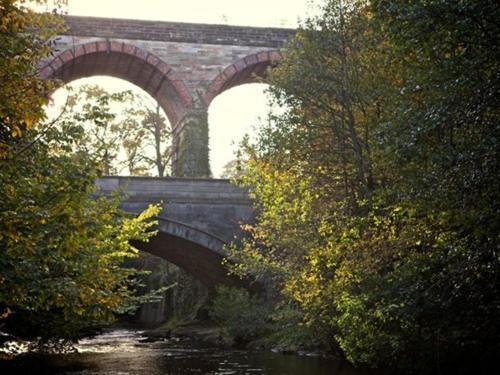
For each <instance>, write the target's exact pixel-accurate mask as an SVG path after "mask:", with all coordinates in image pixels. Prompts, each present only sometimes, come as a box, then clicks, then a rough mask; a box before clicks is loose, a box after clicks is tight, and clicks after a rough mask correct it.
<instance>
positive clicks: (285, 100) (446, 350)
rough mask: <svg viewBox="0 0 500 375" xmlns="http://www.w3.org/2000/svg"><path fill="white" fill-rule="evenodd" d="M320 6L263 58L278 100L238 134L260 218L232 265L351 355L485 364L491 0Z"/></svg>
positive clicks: (377, 360)
mask: <svg viewBox="0 0 500 375" xmlns="http://www.w3.org/2000/svg"><path fill="white" fill-rule="evenodd" d="M324 4H325V5H324V7H323V12H322V14H321V15H320V16H319V17H317V18H315V19H312V20H310V21H308V22H306V23H305V24H304V27H303V28H301V29H299V31H298V33H297V36H296V37H295V39H294V40H293V41H292V42H291V43H290V44H289V45H288V47H287V50H286V55H287V58H286V59H285V61H284V62H282V63H281V64H280V65H279V66H277V67H276V68H275V69H273V71H272V72H270V83H271V84H272V85H274V88H273V89H272V90H271V92H272V94H273V95H274V97H275V98H276V100H277V101H278V103H280V104H283V105H285V106H286V107H287V110H286V111H285V114H284V115H275V116H274V117H271V122H270V123H269V124H267V125H266V126H264V128H263V130H262V132H261V134H260V137H259V140H258V141H257V142H256V144H254V145H250V146H249V147H247V158H248V159H249V162H248V164H247V166H246V168H245V174H246V176H244V177H243V183H244V184H246V185H247V186H248V187H249V188H250V193H251V195H252V197H253V198H254V199H255V202H256V205H257V207H258V212H259V217H258V221H257V224H256V225H253V226H250V227H249V238H248V239H247V240H246V241H245V242H244V244H243V246H241V247H240V248H234V249H232V255H233V257H234V260H235V261H236V264H235V265H234V266H232V269H233V271H235V272H239V273H247V274H251V275H254V276H255V277H257V278H260V279H262V280H269V279H271V280H273V281H274V282H275V285H277V288H278V291H279V292H281V296H282V297H281V298H284V299H285V300H286V301H289V302H290V303H294V304H295V305H296V306H298V307H299V308H300V309H301V310H302V312H303V314H304V316H303V319H304V323H305V324H307V325H308V326H310V327H312V328H315V329H317V331H318V332H320V334H326V336H327V337H326V340H327V341H328V342H330V344H331V346H333V347H338V348H340V349H341V350H342V352H343V353H344V355H345V356H346V357H347V358H348V359H349V360H350V361H352V362H354V363H356V364H368V365H370V366H391V367H394V368H399V369H400V370H405V371H408V372H412V371H413V372H419V373H432V372H439V371H440V370H441V369H446V370H449V371H451V370H450V369H452V368H459V367H462V368H464V369H465V368H469V369H470V368H473V367H470V366H475V364H476V363H477V362H481V363H484V364H492V363H495V362H494V361H495V355H496V354H495V353H497V352H498V348H499V347H498V345H499V342H498V339H495V337H498V335H499V333H498V332H499V329H500V326H499V324H498V319H497V318H496V316H498V314H499V312H500V302H499V298H498V296H499V295H500V293H498V292H499V290H500V285H499V280H500V279H499V278H498V274H499V272H500V261H499V258H498V251H497V249H498V246H499V239H500V238H499V237H498V233H499V232H500V231H499V227H498V225H499V222H498V212H499V208H498V205H499V199H498V196H499V190H498V183H497V179H498V172H499V170H498V168H499V161H500V160H499V159H500V158H499V154H498V150H500V147H498V142H497V141H498V139H499V137H498V131H499V127H498V120H499V112H498V100H497V98H498V91H499V75H498V71H499V66H498V55H499V50H498V35H500V33H498V25H497V24H495V22H496V20H497V19H498V16H499V13H500V7H499V6H498V4H497V2H493V1H487V0H484V1H460V2H452V1H445V0H442V1H441V0H436V1H420V0H415V1H410V2H407V1H397V0H396V1H382V0H381V1H371V2H370V1H341V0H328V1H325V3H324ZM320 334H318V335H317V337H321V336H320Z"/></svg>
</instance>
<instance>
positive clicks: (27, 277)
mask: <svg viewBox="0 0 500 375" xmlns="http://www.w3.org/2000/svg"><path fill="white" fill-rule="evenodd" d="M0 4H1V7H0V27H1V28H2V33H0V51H1V55H0V78H1V81H0V84H1V85H2V88H3V89H2V92H1V93H0V95H1V111H0V124H1V135H0V141H1V153H0V311H1V312H2V313H1V318H0V328H1V329H2V331H6V332H8V333H10V334H12V335H15V336H16V337H20V338H28V339H38V340H39V342H47V340H55V342H57V341H58V340H59V339H74V338H76V337H78V335H80V334H81V333H82V330H84V329H85V328H88V327H89V326H94V325H96V324H102V323H104V322H110V321H112V319H113V317H114V316H115V314H118V313H122V312H125V311H128V310H130V309H133V308H135V307H136V306H137V304H138V302H139V301H140V298H139V297H137V296H136V295H135V292H134V284H135V281H134V274H135V271H134V270H133V269H126V268H123V267H122V261H123V259H125V258H127V257H131V256H134V255H135V253H136V250H135V249H134V248H133V247H132V246H131V245H130V243H129V240H131V239H136V240H147V238H149V237H150V236H151V235H153V234H154V232H152V231H150V229H151V226H152V225H153V224H154V222H153V221H151V220H150V218H152V217H153V216H154V215H155V214H156V213H157V212H158V210H157V208H153V207H152V208H150V209H148V210H146V211H145V212H143V213H142V214H141V215H139V216H138V217H129V216H127V215H125V214H124V213H122V212H121V211H120V210H119V209H118V204H119V202H118V199H116V198H114V199H107V198H104V197H99V196H98V194H97V195H96V191H95V185H94V181H95V179H96V178H97V177H99V175H100V173H99V171H98V168H97V165H96V163H95V162H94V160H92V159H91V158H89V156H88V155H87V154H86V153H83V152H80V150H76V151H75V148H74V145H75V144H76V143H78V142H80V141H81V139H82V137H83V135H84V128H83V126H82V124H81V123H79V122H77V121H73V122H70V121H65V122H63V123H62V124H61V128H59V127H57V126H55V122H50V123H47V122H45V121H44V118H45V113H44V111H43V108H42V106H43V104H46V103H47V101H48V98H49V93H50V92H51V90H52V89H53V88H54V83H52V82H47V81H43V80H41V79H40V78H38V76H37V74H36V73H37V69H36V64H37V62H38V61H39V59H40V58H42V57H45V56H46V54H47V53H49V51H50V48H49V45H48V44H46V43H48V38H49V37H50V36H52V35H54V34H55V33H57V32H58V29H54V28H52V26H53V25H59V24H61V20H60V19H59V18H58V17H57V16H54V15H50V16H49V15H47V14H44V15H39V14H35V13H33V12H32V11H30V10H28V9H25V8H23V7H22V6H20V5H19V4H17V3H16V2H13V1H2V2H1V3H0ZM34 29H35V30H37V32H36V34H35V33H33V30H34Z"/></svg>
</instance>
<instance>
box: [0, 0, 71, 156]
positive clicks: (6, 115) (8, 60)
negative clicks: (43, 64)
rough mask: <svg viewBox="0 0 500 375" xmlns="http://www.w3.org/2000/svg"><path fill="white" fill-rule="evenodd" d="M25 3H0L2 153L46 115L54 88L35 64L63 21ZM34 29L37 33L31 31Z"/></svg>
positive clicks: (44, 55)
mask: <svg viewBox="0 0 500 375" xmlns="http://www.w3.org/2000/svg"><path fill="white" fill-rule="evenodd" d="M19 3H21V4H19ZM22 3H23V2H18V1H14V0H2V1H1V2H0V86H1V87H2V89H1V90H0V156H1V154H2V153H3V152H5V151H4V148H5V143H6V142H8V141H9V140H10V139H13V138H14V139H15V138H17V137H19V136H20V135H21V134H22V132H23V131H24V130H25V129H29V128H30V127H31V126H32V125H33V124H34V123H36V122H37V121H39V120H41V119H44V118H45V113H44V111H43V108H42V105H43V104H46V103H47V101H48V95H47V93H49V92H50V91H51V90H52V89H53V88H54V84H53V82H50V81H43V80H41V79H39V78H38V77H37V73H38V70H37V68H36V64H37V63H38V62H39V61H40V60H41V59H43V58H44V57H47V55H48V54H49V53H50V47H51V46H50V43H49V39H50V38H51V37H52V36H54V35H56V34H57V33H58V32H59V31H61V30H62V22H61V20H60V19H59V18H58V17H57V16H54V15H53V14H38V13H35V12H33V11H31V10H29V9H27V8H26V7H24V6H22ZM33 29H37V30H38V33H37V35H36V36H35V35H34V34H33V33H29V32H28V31H30V30H33Z"/></svg>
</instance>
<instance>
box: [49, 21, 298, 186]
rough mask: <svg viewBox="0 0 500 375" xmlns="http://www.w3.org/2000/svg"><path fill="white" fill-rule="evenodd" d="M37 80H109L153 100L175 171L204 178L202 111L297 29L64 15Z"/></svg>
mask: <svg viewBox="0 0 500 375" xmlns="http://www.w3.org/2000/svg"><path fill="white" fill-rule="evenodd" d="M66 24H67V26H68V31H67V32H66V33H65V34H64V35H60V36H59V37H58V38H57V39H56V51H55V54H54V56H53V57H51V58H50V59H48V60H47V61H43V62H42V63H41V65H40V69H41V73H40V74H41V75H42V76H43V77H47V78H59V79H61V80H63V81H64V82H70V81H72V80H75V79H78V78H83V77H90V76H94V75H110V76H115V77H118V78H122V79H125V80H127V81H130V82H131V83H134V84H135V85H137V86H139V87H140V88H142V89H143V90H145V91H146V92H148V93H149V94H150V95H151V96H152V97H153V98H155V99H156V100H157V101H158V103H159V104H160V106H161V107H162V108H163V109H164V111H165V113H166V114H167V117H168V118H169V121H170V123H171V125H172V134H173V137H172V139H173V150H174V157H173V171H174V174H175V175H177V176H189V177H194V176H197V177H208V176H210V170H209V166H208V165H209V164H208V144H207V143H208V142H207V140H208V138H207V134H208V122H207V110H208V107H209V105H210V103H211V101H212V100H213V99H214V98H215V97H216V96H217V95H219V94H220V93H222V92H224V91H225V90H227V89H230V88H231V87H234V86H237V85H241V84H244V83H250V82H255V81H256V80H257V79H258V77H262V76H264V74H265V72H266V69H267V68H268V67H269V66H272V65H273V64H275V63H277V62H278V61H279V60H281V59H282V58H283V55H282V53H281V52H280V47H281V46H282V45H283V43H284V42H285V41H286V40H287V39H288V38H289V37H291V36H292V35H293V34H294V30H291V29H280V28H256V27H239V26H227V25H204V24H189V23H175V22H156V21H139V20H124V19H108V18H93V17H75V16H67V17H66Z"/></svg>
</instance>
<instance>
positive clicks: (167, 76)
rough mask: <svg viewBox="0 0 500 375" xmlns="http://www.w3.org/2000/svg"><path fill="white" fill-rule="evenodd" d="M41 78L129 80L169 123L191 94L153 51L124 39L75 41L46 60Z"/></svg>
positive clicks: (182, 110)
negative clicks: (89, 41) (153, 100)
mask: <svg viewBox="0 0 500 375" xmlns="http://www.w3.org/2000/svg"><path fill="white" fill-rule="evenodd" d="M40 75H41V76H42V77H44V78H57V79H61V80H62V81H63V82H65V83H68V82H71V81H73V80H75V79H79V78H85V77H91V76H95V75H109V76H113V77H117V78H121V79H124V80H126V81H129V82H131V83H133V84H135V85H137V86H139V87H140V88H142V89H143V90H144V91H146V92H147V93H149V94H150V95H151V96H152V97H153V98H155V99H156V100H157V101H158V103H159V104H160V106H161V107H162V108H163V110H164V111H165V113H166V114H167V117H168V118H169V120H170V123H171V124H176V123H177V121H178V120H179V119H180V118H181V117H182V115H183V113H184V112H185V109H186V108H188V107H190V106H191V105H192V97H191V95H190V94H189V92H188V90H187V88H186V86H185V85H184V83H183V81H182V80H180V79H179V78H178V77H177V75H176V73H175V72H174V71H173V70H172V68H171V67H170V66H169V65H167V64H166V63H165V62H164V61H162V60H161V59H160V58H158V57H157V56H155V55H154V54H152V53H150V52H147V51H145V50H143V49H141V48H138V47H136V46H133V45H130V44H126V43H123V42H114V41H98V42H91V43H86V44H80V45H76V46H74V47H73V48H71V49H67V50H65V51H63V52H62V53H60V54H59V55H58V56H56V57H54V58H53V59H52V60H51V61H49V62H47V63H46V64H45V65H44V66H43V67H42V69H41V71H40Z"/></svg>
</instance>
